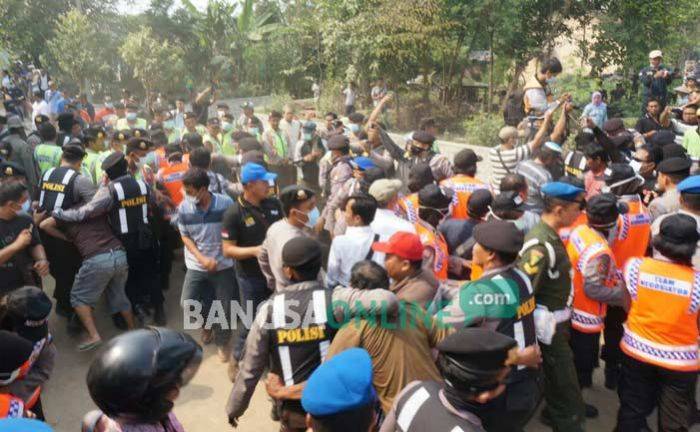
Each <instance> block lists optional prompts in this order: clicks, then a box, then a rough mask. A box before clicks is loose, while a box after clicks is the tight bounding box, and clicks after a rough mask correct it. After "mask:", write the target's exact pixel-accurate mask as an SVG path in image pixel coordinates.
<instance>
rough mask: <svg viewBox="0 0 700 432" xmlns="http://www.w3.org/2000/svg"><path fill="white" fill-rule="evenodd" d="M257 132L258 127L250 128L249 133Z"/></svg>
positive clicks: (254, 133)
mask: <svg viewBox="0 0 700 432" xmlns="http://www.w3.org/2000/svg"><path fill="white" fill-rule="evenodd" d="M258 132H259V131H258V128H256V127H254V128H250V134H251V135H257V134H258Z"/></svg>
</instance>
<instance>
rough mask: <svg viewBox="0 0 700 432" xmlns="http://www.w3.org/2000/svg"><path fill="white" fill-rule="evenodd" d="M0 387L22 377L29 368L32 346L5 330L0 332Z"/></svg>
mask: <svg viewBox="0 0 700 432" xmlns="http://www.w3.org/2000/svg"><path fill="white" fill-rule="evenodd" d="M0 347H2V349H0V386H6V385H8V384H11V383H13V382H14V381H16V380H17V379H18V378H21V377H23V376H24V375H26V373H27V372H28V371H29V368H30V366H31V356H32V350H33V344H32V343H31V342H30V341H28V340H27V339H25V338H23V337H21V336H19V335H17V334H15V333H11V332H9V331H6V330H0Z"/></svg>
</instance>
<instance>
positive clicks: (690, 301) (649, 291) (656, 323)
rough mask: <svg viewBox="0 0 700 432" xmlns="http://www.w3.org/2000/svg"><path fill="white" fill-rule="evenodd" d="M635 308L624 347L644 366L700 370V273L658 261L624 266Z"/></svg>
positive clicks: (626, 327)
mask: <svg viewBox="0 0 700 432" xmlns="http://www.w3.org/2000/svg"><path fill="white" fill-rule="evenodd" d="M625 282H626V283H627V290H628V291H629V293H630V296H631V298H632V306H631V308H630V311H629V313H628V314H627V322H626V323H625V324H624V335H623V337H622V341H621V342H620V348H622V351H624V352H625V354H627V355H629V356H630V357H633V358H635V359H637V360H639V361H642V362H644V363H649V364H653V365H656V366H660V367H663V368H665V369H671V370H676V371H684V372H695V371H698V370H700V361H699V360H698V323H697V321H698V308H700V272H696V271H694V270H693V269H692V267H689V266H685V265H682V264H675V263H671V262H668V261H662V260H659V259H654V258H632V259H630V260H629V261H628V263H627V265H626V266H625Z"/></svg>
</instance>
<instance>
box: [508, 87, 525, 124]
mask: <svg viewBox="0 0 700 432" xmlns="http://www.w3.org/2000/svg"><path fill="white" fill-rule="evenodd" d="M524 118H525V90H523V89H517V90H515V91H513V92H512V93H511V94H510V95H509V96H508V100H507V101H506V105H505V108H504V109H503V121H504V122H505V123H506V125H508V126H514V127H517V126H518V125H519V124H520V122H521V121H523V119H524Z"/></svg>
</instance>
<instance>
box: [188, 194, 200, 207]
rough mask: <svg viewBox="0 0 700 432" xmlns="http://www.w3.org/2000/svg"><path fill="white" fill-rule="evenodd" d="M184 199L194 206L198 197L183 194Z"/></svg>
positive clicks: (197, 201)
mask: <svg viewBox="0 0 700 432" xmlns="http://www.w3.org/2000/svg"><path fill="white" fill-rule="evenodd" d="M185 201H187V202H188V203H190V204H192V205H195V206H196V205H199V201H200V199H199V197H193V196H189V195H185Z"/></svg>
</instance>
